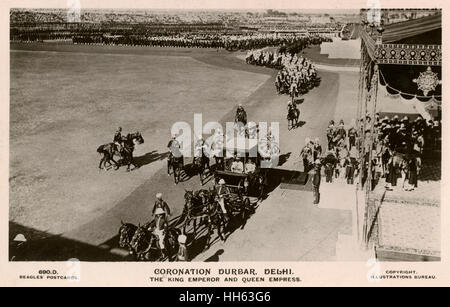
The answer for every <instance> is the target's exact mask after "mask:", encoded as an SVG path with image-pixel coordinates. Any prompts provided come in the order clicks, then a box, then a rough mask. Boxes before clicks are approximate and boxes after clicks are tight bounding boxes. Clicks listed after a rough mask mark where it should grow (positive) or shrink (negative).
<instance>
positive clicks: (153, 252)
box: [130, 217, 181, 261]
mask: <svg viewBox="0 0 450 307" xmlns="http://www.w3.org/2000/svg"><path fill="white" fill-rule="evenodd" d="M160 222H162V221H161V220H159V218H158V217H157V218H156V220H155V221H153V222H151V223H148V224H146V225H144V226H140V225H139V226H138V228H137V230H136V232H135V234H134V235H133V238H132V240H131V242H130V245H131V249H132V253H133V254H135V255H136V258H137V259H138V260H150V261H152V260H164V258H166V257H167V258H168V260H169V261H170V260H172V259H173V257H174V256H176V254H177V252H178V247H179V243H178V236H179V235H180V233H181V232H180V230H178V229H176V228H174V227H171V226H168V227H164V226H162V224H161V223H160ZM157 228H158V229H161V230H162V229H163V231H164V238H163V240H164V248H162V247H161V246H160V243H159V238H158V236H157V235H156V234H155V229H157Z"/></svg>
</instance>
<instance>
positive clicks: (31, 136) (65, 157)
mask: <svg viewBox="0 0 450 307" xmlns="http://www.w3.org/2000/svg"><path fill="white" fill-rule="evenodd" d="M308 52H310V53H311V52H314V50H309V51H308ZM10 57H11V58H10V64H11V65H10V66H11V74H10V77H11V90H10V174H9V182H10V195H9V198H10V207H9V218H10V237H11V236H14V235H15V234H17V233H18V232H19V231H20V232H21V233H24V234H25V236H27V239H28V240H29V241H33V240H35V242H37V243H36V244H35V246H36V248H39V251H38V252H36V251H34V252H33V253H32V254H33V257H34V259H29V260H66V259H68V258H79V259H81V260H121V259H122V258H121V257H124V258H125V255H123V254H121V253H120V252H117V231H118V229H119V227H120V223H121V221H123V222H130V223H134V224H138V223H141V224H143V223H146V222H148V221H149V220H150V219H151V209H152V208H153V204H154V201H155V194H156V193H157V192H161V193H162V194H163V197H164V200H165V201H166V202H167V203H168V204H169V206H170V208H171V209H172V212H173V216H172V217H176V216H178V215H180V214H181V211H182V209H183V205H184V200H183V195H184V192H185V190H198V189H200V188H201V185H200V181H199V178H198V176H195V177H192V178H190V179H189V180H186V181H184V182H181V183H180V184H178V185H177V186H175V185H174V183H173V178H172V177H168V176H167V172H166V158H167V154H168V153H167V151H168V150H167V147H166V146H167V143H168V141H169V139H170V128H171V126H172V125H173V124H174V123H175V122H177V121H185V122H187V123H190V124H191V125H192V126H193V121H194V113H201V114H202V116H203V123H206V122H209V121H219V122H224V121H233V119H234V113H235V110H236V106H237V105H238V104H239V103H242V104H243V105H244V107H245V109H246V111H247V114H248V117H249V120H251V121H255V122H258V121H265V122H272V121H275V122H280V150H281V155H282V157H283V160H284V161H283V164H282V165H281V166H280V167H279V168H281V169H284V170H296V171H303V165H302V162H301V158H300V157H299V154H300V150H301V148H302V146H303V145H304V140H305V138H306V137H309V138H311V139H314V138H316V137H318V138H320V140H321V144H322V147H323V148H325V147H326V137H325V130H326V127H327V126H328V122H329V121H330V120H331V119H334V120H335V121H339V120H341V119H343V120H344V121H345V122H346V123H350V121H351V120H352V119H354V118H355V116H356V100H357V97H356V96H357V86H358V78H359V74H358V72H355V71H351V70H350V71H349V70H340V69H339V66H340V65H344V66H352V65H353V66H354V64H355V61H353V62H351V61H342V60H337V61H336V65H333V63H332V60H331V59H328V60H327V61H326V62H327V63H323V64H322V65H327V64H329V65H330V67H329V68H328V69H326V70H322V69H319V76H320V78H321V83H320V86H318V87H317V88H315V89H313V90H312V91H310V92H309V93H308V94H306V95H304V96H303V97H301V98H302V102H301V104H300V105H299V108H300V111H301V115H300V125H299V127H298V128H296V129H294V130H290V131H289V130H288V129H287V121H286V112H287V110H286V102H287V101H288V100H289V97H288V96H286V95H278V94H277V92H276V89H275V86H274V80H275V76H276V74H277V70H275V69H270V68H265V67H258V66H252V65H247V64H246V63H245V61H243V60H242V53H237V52H235V53H231V52H227V51H223V50H216V49H185V48H173V49H172V48H156V47H155V48H148V47H124V46H114V47H112V46H100V45H99V46H97V45H92V46H88V45H69V44H67V45H64V44H62V45H58V44H19V43H17V44H11V52H10ZM320 57H323V55H320ZM320 57H319V56H318V57H317V58H320ZM118 126H121V127H122V128H123V130H124V132H125V133H128V132H136V131H139V132H141V133H142V135H143V137H144V139H145V142H144V143H143V144H141V145H137V146H136V150H135V153H134V156H135V157H136V160H137V162H138V163H139V165H141V167H140V168H138V169H135V170H133V171H131V172H126V167H122V168H120V169H119V170H117V171H115V170H113V169H110V170H109V171H103V170H99V168H98V163H99V161H100V158H101V157H100V156H99V154H98V153H97V152H96V149H97V147H98V146H100V145H102V144H105V143H108V142H112V138H113V135H114V132H115V130H116V128H117V127H118ZM186 163H190V161H188V162H186ZM211 184H212V181H211V182H209V183H207V184H206V186H211ZM322 185H324V184H322ZM340 187H342V188H340ZM352 191H354V189H353V186H347V185H345V184H344V182H338V183H336V185H335V186H334V187H330V186H325V187H323V191H322V194H323V196H322V197H323V203H321V204H320V205H319V206H316V205H313V201H312V191H311V186H310V183H309V185H308V184H307V186H305V187H303V188H300V189H296V188H292V187H282V186H279V187H276V188H275V189H274V190H273V191H271V193H269V195H268V197H267V199H265V200H264V201H262V202H260V203H259V204H258V208H257V209H256V211H255V213H254V214H253V215H252V216H251V217H250V219H249V220H248V221H247V223H246V224H245V225H242V227H241V228H239V229H236V230H235V231H234V232H233V233H232V234H231V235H230V236H229V238H228V239H227V241H226V242H217V240H216V242H215V243H214V244H213V246H212V247H211V248H210V249H209V250H206V251H204V252H201V248H198V251H196V249H195V248H194V250H193V258H194V259H193V260H194V261H332V260H346V259H341V258H339V257H338V256H337V250H338V249H339V243H338V242H339V238H342V236H354V235H356V234H355V227H354V225H353V224H354V220H355V219H354V216H353V215H354V212H353V211H352V210H353V208H351V207H349V206H343V207H340V208H337V207H339V206H337V207H336V206H335V205H334V203H335V200H337V199H338V198H339V197H340V193H342V197H343V198H345V199H347V200H348V203H351V202H352V199H351V197H352V195H353V194H352ZM327 193H328V195H327ZM344 194H345V195H344ZM330 195H331V196H330ZM55 247H57V250H55ZM82 247H83V248H82ZM84 247H89V248H84ZM277 250H282V251H283V252H282V253H277V252H276V251H277ZM56 251H57V254H55V252H56ZM30 254H31V253H30ZM94 254H95V255H94ZM100 254H101V256H99V255H100ZM348 260H350V259H348Z"/></svg>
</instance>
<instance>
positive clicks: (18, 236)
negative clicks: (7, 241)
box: [13, 233, 27, 242]
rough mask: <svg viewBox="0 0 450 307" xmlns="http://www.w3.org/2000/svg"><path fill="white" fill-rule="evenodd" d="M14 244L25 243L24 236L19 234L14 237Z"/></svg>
mask: <svg viewBox="0 0 450 307" xmlns="http://www.w3.org/2000/svg"><path fill="white" fill-rule="evenodd" d="M13 241H14V242H27V239H26V238H25V236H24V235H23V234H21V233H19V234H18V235H17V236H15V237H14V240H13Z"/></svg>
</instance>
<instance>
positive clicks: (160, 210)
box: [155, 208, 166, 215]
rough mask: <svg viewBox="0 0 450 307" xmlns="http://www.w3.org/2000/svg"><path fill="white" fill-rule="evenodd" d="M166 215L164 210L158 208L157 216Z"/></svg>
mask: <svg viewBox="0 0 450 307" xmlns="http://www.w3.org/2000/svg"><path fill="white" fill-rule="evenodd" d="M160 214H166V212H164V210H163V209H162V208H156V210H155V215H160Z"/></svg>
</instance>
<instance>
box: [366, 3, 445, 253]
mask: <svg viewBox="0 0 450 307" xmlns="http://www.w3.org/2000/svg"><path fill="white" fill-rule="evenodd" d="M378 13H379V12H378ZM408 14H410V15H408V18H407V20H403V21H401V22H395V20H393V19H392V18H391V19H389V21H388V22H386V20H388V18H387V17H386V16H403V15H404V14H403V13H402V10H390V9H389V10H381V14H378V16H379V17H381V18H380V19H378V21H377V22H370V21H371V20H376V18H375V19H374V18H371V17H376V16H370V11H362V13H361V16H362V25H363V26H362V27H361V35H360V36H361V65H360V81H359V95H358V117H359V119H360V120H359V121H358V125H359V127H358V128H359V130H358V131H360V132H361V135H360V136H361V140H362V142H361V145H360V146H359V150H360V157H361V165H363V164H362V163H365V162H364V161H365V160H364V161H363V159H364V158H363V157H366V156H367V155H368V156H369V159H368V164H369V165H368V169H369V170H372V163H373V162H372V160H373V157H372V155H373V154H374V153H373V150H370V148H373V144H374V142H375V138H376V136H375V133H374V132H375V129H376V127H375V124H374V122H375V121H374V120H372V119H374V118H375V117H376V116H380V117H381V118H383V117H384V116H388V117H389V118H391V117H392V116H394V115H398V116H399V117H400V118H403V117H404V116H408V118H409V120H414V119H415V118H416V117H417V116H419V115H420V116H422V117H423V118H424V119H425V120H427V121H433V122H434V123H436V122H439V123H440V120H441V102H442V84H441V80H442V46H441V45H442V12H441V11H440V10H417V11H414V12H412V13H411V10H408ZM405 16H406V15H405ZM383 18H384V19H383ZM377 113H378V114H377ZM425 148H426V149H428V150H427V151H426V152H424V157H423V167H422V170H421V172H420V173H419V186H418V188H417V189H416V190H415V191H413V192H404V191H403V190H402V189H397V190H394V191H387V190H386V189H385V188H384V185H383V180H384V179H380V178H376V175H375V174H374V173H373V172H367V180H365V182H364V185H363V181H362V180H361V181H360V182H361V184H360V190H361V191H360V194H361V195H362V196H361V197H360V198H359V199H360V202H359V206H360V207H361V210H360V212H361V213H360V215H361V218H360V221H361V223H360V225H361V232H360V233H361V235H360V241H361V243H362V244H363V245H364V246H366V247H368V248H374V249H375V251H376V256H377V258H379V259H380V260H394V261H395V260H401V261H433V260H439V259H440V179H441V167H440V162H441V151H440V145H439V146H433V148H432V149H431V148H430V146H427V144H426V143H425ZM361 173H362V172H361Z"/></svg>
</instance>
